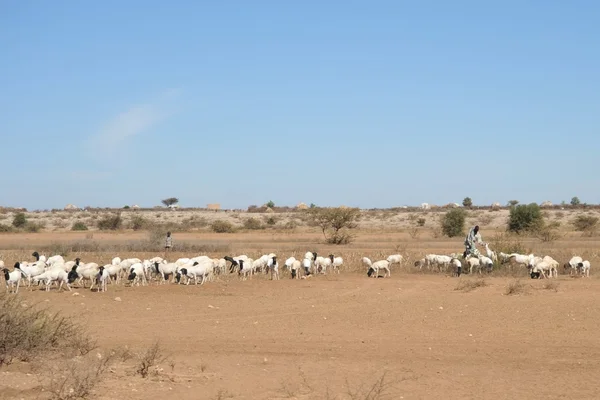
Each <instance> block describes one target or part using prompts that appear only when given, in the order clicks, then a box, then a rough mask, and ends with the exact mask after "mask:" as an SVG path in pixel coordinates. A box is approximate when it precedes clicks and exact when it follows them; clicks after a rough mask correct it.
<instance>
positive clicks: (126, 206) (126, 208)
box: [123, 205, 131, 210]
mask: <svg viewBox="0 0 600 400" xmlns="http://www.w3.org/2000/svg"><path fill="white" fill-rule="evenodd" d="M130 208H131V207H129V206H128V205H124V206H123V209H124V210H129V209H130Z"/></svg>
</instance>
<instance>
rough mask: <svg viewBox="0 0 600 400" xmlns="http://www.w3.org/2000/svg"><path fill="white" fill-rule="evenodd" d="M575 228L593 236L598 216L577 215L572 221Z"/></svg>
mask: <svg viewBox="0 0 600 400" xmlns="http://www.w3.org/2000/svg"><path fill="white" fill-rule="evenodd" d="M573 226H574V227H575V230H578V231H580V232H584V233H586V234H588V235H589V236H593V235H594V234H595V233H596V231H597V230H598V217H593V216H591V215H578V216H576V217H575V220H574V221H573Z"/></svg>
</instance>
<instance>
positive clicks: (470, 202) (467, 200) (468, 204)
mask: <svg viewBox="0 0 600 400" xmlns="http://www.w3.org/2000/svg"><path fill="white" fill-rule="evenodd" d="M463 206H465V207H471V206H473V200H471V198H470V197H465V199H464V200H463Z"/></svg>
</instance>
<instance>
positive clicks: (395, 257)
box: [387, 254, 404, 265]
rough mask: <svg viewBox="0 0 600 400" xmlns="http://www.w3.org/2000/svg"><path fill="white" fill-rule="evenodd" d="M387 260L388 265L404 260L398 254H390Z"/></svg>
mask: <svg viewBox="0 0 600 400" xmlns="http://www.w3.org/2000/svg"><path fill="white" fill-rule="evenodd" d="M387 261H388V262H389V263H390V265H393V264H401V263H402V262H403V261H404V257H402V255H400V254H392V255H391V256H388V258H387Z"/></svg>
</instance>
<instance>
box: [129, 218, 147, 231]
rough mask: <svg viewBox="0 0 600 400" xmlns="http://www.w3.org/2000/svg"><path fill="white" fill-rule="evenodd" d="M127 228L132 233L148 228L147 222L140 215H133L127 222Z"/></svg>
mask: <svg viewBox="0 0 600 400" xmlns="http://www.w3.org/2000/svg"><path fill="white" fill-rule="evenodd" d="M129 226H130V228H131V229H133V230H134V231H139V230H142V229H144V228H147V227H148V226H149V222H148V220H146V218H144V217H142V216H140V215H134V216H133V217H132V218H131V221H130V222H129Z"/></svg>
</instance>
